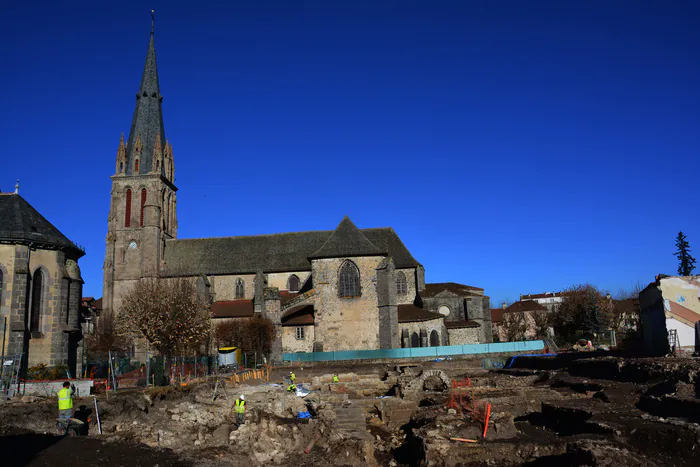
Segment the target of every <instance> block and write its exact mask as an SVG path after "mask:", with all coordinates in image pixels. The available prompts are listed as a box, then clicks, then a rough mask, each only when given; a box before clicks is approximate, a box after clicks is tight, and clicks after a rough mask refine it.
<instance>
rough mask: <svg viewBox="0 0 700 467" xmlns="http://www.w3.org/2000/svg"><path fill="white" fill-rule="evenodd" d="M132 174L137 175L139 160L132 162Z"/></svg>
mask: <svg viewBox="0 0 700 467" xmlns="http://www.w3.org/2000/svg"><path fill="white" fill-rule="evenodd" d="M134 172H136V173H139V160H138V159H136V160H135V161H134Z"/></svg>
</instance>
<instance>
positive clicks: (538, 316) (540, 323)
mask: <svg viewBox="0 0 700 467" xmlns="http://www.w3.org/2000/svg"><path fill="white" fill-rule="evenodd" d="M531 316H532V320H533V322H534V331H535V337H536V338H537V339H543V338H545V337H547V335H548V333H549V328H550V323H549V322H550V319H549V318H550V316H549V312H548V311H533V312H532V313H531Z"/></svg>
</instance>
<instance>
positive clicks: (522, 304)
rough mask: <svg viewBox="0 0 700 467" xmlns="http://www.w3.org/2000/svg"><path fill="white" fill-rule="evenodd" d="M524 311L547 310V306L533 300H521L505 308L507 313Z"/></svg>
mask: <svg viewBox="0 0 700 467" xmlns="http://www.w3.org/2000/svg"><path fill="white" fill-rule="evenodd" d="M524 311H547V307H545V306H544V305H540V304H539V303H537V302H535V301H532V300H519V301H517V302H515V303H513V304H512V305H511V306H509V307H508V308H506V309H505V310H504V312H505V313H522V312H524Z"/></svg>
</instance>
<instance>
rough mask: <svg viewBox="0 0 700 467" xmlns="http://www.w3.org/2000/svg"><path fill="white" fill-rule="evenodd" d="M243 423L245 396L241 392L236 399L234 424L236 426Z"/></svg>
mask: <svg viewBox="0 0 700 467" xmlns="http://www.w3.org/2000/svg"><path fill="white" fill-rule="evenodd" d="M243 423H245V396H244V395H243V394H241V397H239V398H238V399H236V424H237V425H238V426H241V425H243Z"/></svg>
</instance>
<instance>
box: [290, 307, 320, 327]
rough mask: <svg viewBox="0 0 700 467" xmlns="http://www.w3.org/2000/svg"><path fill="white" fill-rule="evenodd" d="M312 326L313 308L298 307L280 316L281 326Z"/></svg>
mask: <svg viewBox="0 0 700 467" xmlns="http://www.w3.org/2000/svg"><path fill="white" fill-rule="evenodd" d="M313 324H314V306H313V305H300V306H297V307H294V308H292V309H291V310H288V311H286V312H285V313H284V315H282V326H309V325H313Z"/></svg>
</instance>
